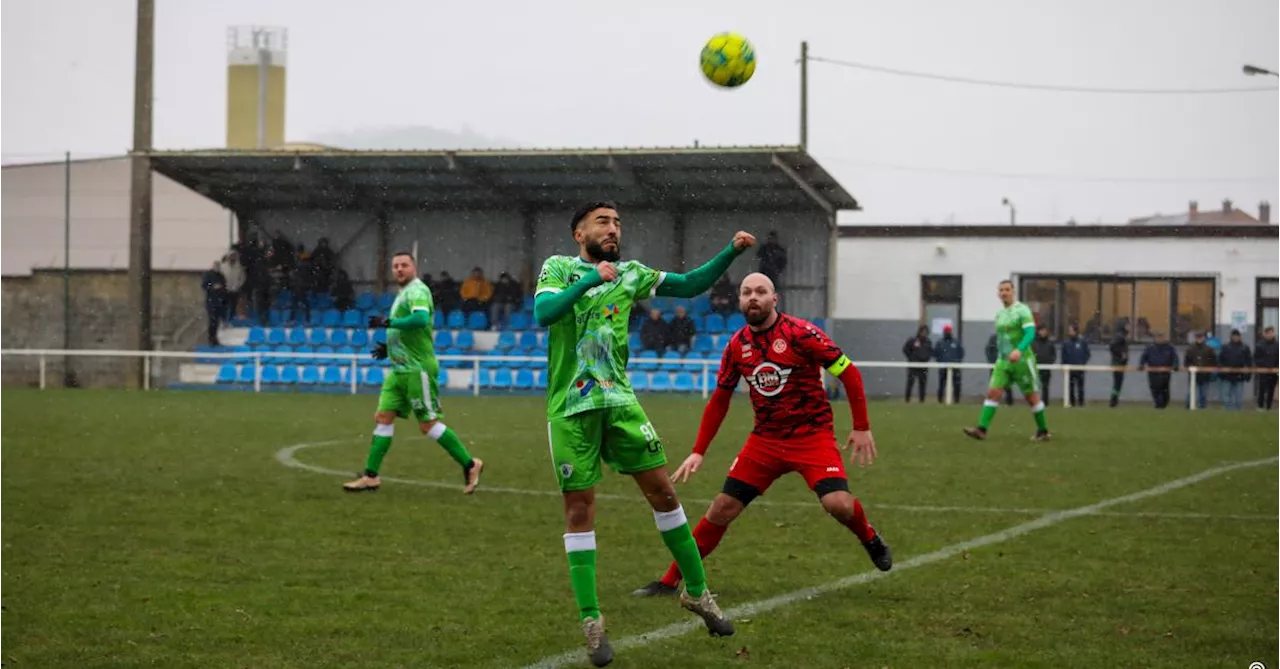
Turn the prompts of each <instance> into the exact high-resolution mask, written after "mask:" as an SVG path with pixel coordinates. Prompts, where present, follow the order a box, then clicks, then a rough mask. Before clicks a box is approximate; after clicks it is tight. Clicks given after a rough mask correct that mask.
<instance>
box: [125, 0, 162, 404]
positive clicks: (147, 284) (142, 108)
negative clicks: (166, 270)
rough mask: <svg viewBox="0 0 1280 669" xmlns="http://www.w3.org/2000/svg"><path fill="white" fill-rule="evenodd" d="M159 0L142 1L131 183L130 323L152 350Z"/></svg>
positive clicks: (142, 347)
mask: <svg viewBox="0 0 1280 669" xmlns="http://www.w3.org/2000/svg"><path fill="white" fill-rule="evenodd" d="M155 12H156V8H155V0H138V13H137V38H136V42H135V53H134V58H135V61H134V83H133V151H132V152H131V153H132V155H130V160H129V162H130V165H131V172H132V174H131V180H130V184H129V200H130V208H129V209H130V211H129V316H128V318H129V323H130V327H129V328H128V331H129V332H130V334H132V335H133V336H132V337H131V339H132V340H133V341H132V342H131V343H132V344H133V347H134V348H135V349H136V350H139V351H146V350H150V348H151V156H150V152H151V129H152V128H151V120H152V101H153V100H152V84H153V79H154V70H155V68H154V65H155V18H156V13H155ZM140 362H141V361H140V360H137V359H136V358H135V359H131V360H130V361H129V367H130V368H131V369H130V370H129V373H127V374H126V385H127V386H128V387H131V388H137V387H139V386H141V385H142V367H143V365H141V364H139V363H140Z"/></svg>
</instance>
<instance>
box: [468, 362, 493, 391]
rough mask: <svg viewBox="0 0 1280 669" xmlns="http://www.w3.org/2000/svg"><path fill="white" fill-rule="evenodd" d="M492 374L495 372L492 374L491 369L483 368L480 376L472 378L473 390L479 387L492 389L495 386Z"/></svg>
mask: <svg viewBox="0 0 1280 669" xmlns="http://www.w3.org/2000/svg"><path fill="white" fill-rule="evenodd" d="M492 374H493V372H491V371H490V370H489V369H487V368H484V367H481V368H480V374H478V375H476V376H472V377H471V387H472V388H475V387H477V386H479V387H481V388H489V387H491V386H492V385H493V377H492Z"/></svg>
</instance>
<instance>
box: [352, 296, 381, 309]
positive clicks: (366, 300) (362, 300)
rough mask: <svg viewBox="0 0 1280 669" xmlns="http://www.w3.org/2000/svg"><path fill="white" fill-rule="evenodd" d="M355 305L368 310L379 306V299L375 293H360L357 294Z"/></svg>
mask: <svg viewBox="0 0 1280 669" xmlns="http://www.w3.org/2000/svg"><path fill="white" fill-rule="evenodd" d="M355 305H356V308H357V309H359V310H361V311H366V310H369V309H372V308H374V307H376V306H378V299H377V298H376V297H374V296H373V293H360V294H359V295H356V302H355Z"/></svg>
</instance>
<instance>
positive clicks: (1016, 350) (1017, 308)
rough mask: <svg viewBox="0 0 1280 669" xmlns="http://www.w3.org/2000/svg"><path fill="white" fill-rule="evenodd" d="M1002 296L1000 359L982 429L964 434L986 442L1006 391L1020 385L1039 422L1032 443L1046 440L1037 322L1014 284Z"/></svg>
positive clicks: (998, 323) (984, 407)
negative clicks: (1017, 297)
mask: <svg viewBox="0 0 1280 669" xmlns="http://www.w3.org/2000/svg"><path fill="white" fill-rule="evenodd" d="M999 294H1000V302H1001V303H1002V304H1004V308H1003V309H1001V310H1000V311H999V313H997V314H996V347H997V350H998V351H999V353H1000V359H999V360H997V361H996V368H995V371H994V372H993V373H992V374H991V383H990V385H988V386H987V399H986V401H985V402H983V403H982V415H981V416H980V417H979V418H978V426H977V427H966V428H965V429H964V433H965V434H967V435H969V436H970V437H973V438H974V439H986V438H987V428H989V427H990V426H991V418H992V417H993V416H995V415H996V408H998V407H999V406H1000V397H1001V396H1002V395H1004V392H1005V389H1006V388H1008V387H1009V386H1010V385H1016V386H1018V390H1021V391H1022V396H1023V397H1025V398H1026V399H1027V404H1030V405H1031V415H1032V416H1034V417H1035V419H1036V434H1035V436H1033V437H1032V438H1031V440H1032V441H1045V440H1046V439H1048V438H1049V428H1048V426H1047V425H1046V423H1045V418H1044V402H1042V401H1040V370H1039V369H1037V368H1036V354H1035V352H1034V351H1032V349H1031V342H1032V341H1034V340H1035V338H1036V319H1035V316H1033V315H1032V314H1031V309H1029V308H1028V307H1027V305H1025V304H1023V303H1021V302H1018V301H1017V300H1015V299H1014V297H1013V282H1012V281H1009V280H1007V279H1006V280H1004V281H1001V282H1000V288H999Z"/></svg>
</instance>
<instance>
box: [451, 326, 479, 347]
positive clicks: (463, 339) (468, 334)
mask: <svg viewBox="0 0 1280 669" xmlns="http://www.w3.org/2000/svg"><path fill="white" fill-rule="evenodd" d="M453 345H454V346H456V347H458V348H460V349H462V350H463V351H470V350H471V349H473V348H475V347H476V333H474V332H472V331H470V330H463V331H461V332H459V333H458V336H456V337H454V338H453Z"/></svg>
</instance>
